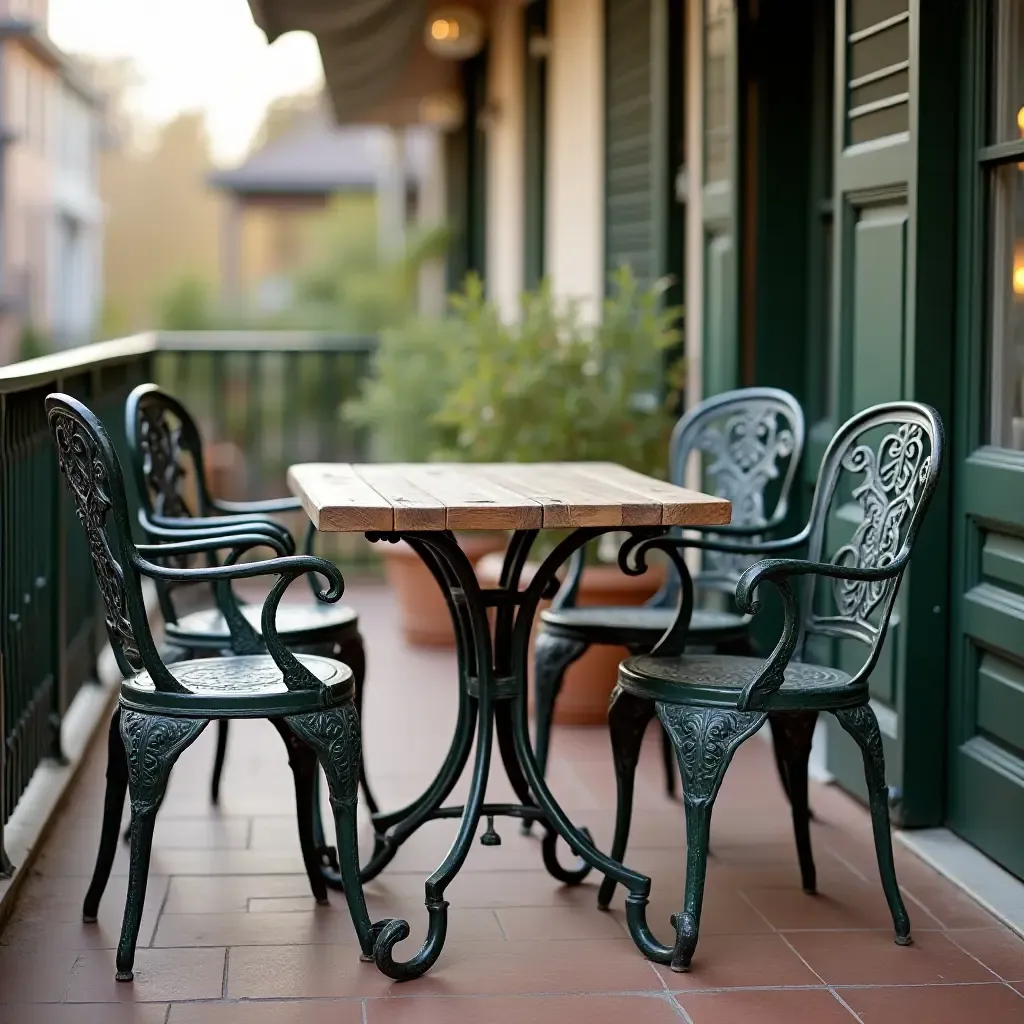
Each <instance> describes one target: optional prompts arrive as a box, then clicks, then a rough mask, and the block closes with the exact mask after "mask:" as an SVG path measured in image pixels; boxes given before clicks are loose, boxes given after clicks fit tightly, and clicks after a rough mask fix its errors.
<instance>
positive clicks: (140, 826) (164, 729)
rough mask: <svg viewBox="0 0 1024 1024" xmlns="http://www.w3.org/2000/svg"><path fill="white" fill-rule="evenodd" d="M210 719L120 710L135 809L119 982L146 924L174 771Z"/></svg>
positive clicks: (131, 961) (132, 960)
mask: <svg viewBox="0 0 1024 1024" xmlns="http://www.w3.org/2000/svg"><path fill="white" fill-rule="evenodd" d="M206 724H207V719H190V718H165V717H162V716H160V715H147V714H141V713H140V712H138V711H127V710H122V712H121V739H122V740H123V741H124V749H125V755H126V758H127V761H128V792H129V794H130V795H131V804H132V825H131V831H132V851H131V860H130V862H129V868H128V898H127V900H126V901H125V907H124V922H123V924H122V925H121V939H120V941H119V942H118V946H117V980H118V981H131V980H132V977H133V973H132V966H133V965H134V963H135V944H136V943H137V942H138V938H139V926H140V925H141V923H142V908H143V905H144V904H145V902H146V885H147V883H148V882H149V856H150V852H151V851H152V848H153V826H154V825H155V824H156V813H157V810H159V808H160V804H161V802H162V801H163V798H164V793H165V792H166V791H167V780H168V778H169V777H170V774H171V768H172V767H173V765H174V762H175V761H177V759H178V757H179V755H180V754H181V752H182V751H183V750H184V749H185V748H186V747H188V745H189V744H190V743H192V742H193V740H195V738H196V737H197V736H198V735H199V734H200V733H201V732H202V731H203V729H205V728H206Z"/></svg>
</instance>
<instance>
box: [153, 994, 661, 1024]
mask: <svg viewBox="0 0 1024 1024" xmlns="http://www.w3.org/2000/svg"><path fill="white" fill-rule="evenodd" d="M628 1020H637V1021H643V1022H644V1024H679V1014H678V1013H677V1012H676V1010H675V1008H674V1007H673V1006H672V1005H671V1003H670V1001H669V1000H668V999H667V998H666V997H665V996H662V995H651V996H641V995H638V996H586V995H573V996H524V997H520V998H514V997H513V998H506V997H502V996H493V997H490V998H485V999H478V998H473V997H472V996H470V997H468V998H465V999H423V1000H418V999H371V1000H369V1001H368V1002H367V1004H366V1021H367V1024H537V1022H538V1021H544V1022H547V1021H552V1022H554V1021H559V1022H564V1024H573V1022H574V1021H587V1024H622V1022H623V1021H628ZM172 1024H173V1018H172ZM303 1024H305V1021H303Z"/></svg>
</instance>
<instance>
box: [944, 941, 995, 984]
mask: <svg viewBox="0 0 1024 1024" xmlns="http://www.w3.org/2000/svg"><path fill="white" fill-rule="evenodd" d="M942 934H943V935H945V936H946V939H947V941H948V942H951V943H952V944H953V945H954V946H955V947H956V948H957V949H959V950H960V951H961V952H964V953H966V954H967V955H968V956H969V957H970V958H971V959H972V960H973V961H975V963H978V964H981V966H982V967H984V968H985V970H986V971H988V972H989V974H991V975H992V977H993V978H995V979H997V980H998V981H1001V982H1003V983H1004V984H1009V982H1007V981H1006V979H1005V978H1004V977H1003V976H1002V975H1001V974H998V973H996V972H995V971H994V970H992V968H991V967H989V965H988V964H987V963H985V961H984V960H981V959H979V958H978V957H976V956H975V955H974V954H973V953H972V952H971V951H970V950H969V949H965V948H964V947H963V946H961V945H960V943H959V942H957V941H956V939H954V938H953V936H952V935H950V934H949V933H948V932H943V933H942Z"/></svg>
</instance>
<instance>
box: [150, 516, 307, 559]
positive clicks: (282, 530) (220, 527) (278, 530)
mask: <svg viewBox="0 0 1024 1024" xmlns="http://www.w3.org/2000/svg"><path fill="white" fill-rule="evenodd" d="M139 523H140V524H141V525H142V529H143V530H144V531H145V532H146V533H147V534H149V535H151V536H154V537H167V538H171V537H173V536H175V535H181V534H182V533H184V534H185V535H190V534H191V535H194V536H214V535H217V534H224V533H232V532H233V533H238V532H239V531H242V532H244V533H252V532H254V531H255V532H258V533H264V534H267V535H269V536H273V537H275V538H277V540H278V541H280V543H281V544H282V545H283V546H284V547H285V548H286V549H287V554H294V553H295V539H294V538H293V537H292V534H291V531H290V530H289V529H288V528H287V527H286V526H285V525H284V524H283V523H279V522H278V521H277V520H276V519H271V517H270V516H264V515H251V516H245V515H223V516H189V517H188V518H186V519H182V518H175V517H171V516H149V515H147V514H146V512H145V510H144V509H139ZM160 531H165V532H160Z"/></svg>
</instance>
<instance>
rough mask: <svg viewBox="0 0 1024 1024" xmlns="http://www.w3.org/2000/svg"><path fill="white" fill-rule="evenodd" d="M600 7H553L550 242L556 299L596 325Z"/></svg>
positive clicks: (600, 232)
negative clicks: (570, 302)
mask: <svg viewBox="0 0 1024 1024" xmlns="http://www.w3.org/2000/svg"><path fill="white" fill-rule="evenodd" d="M603 13H604V12H603V4H602V2H601V0H551V6H550V9H549V14H548V19H549V21H548V24H549V30H548V31H549V36H550V41H551V54H550V56H549V58H548V135H547V208H546V218H547V240H546V249H545V262H546V265H547V272H548V277H549V278H550V280H551V285H552V288H553V289H554V291H555V294H557V295H561V296H565V297H571V298H574V299H579V300H581V301H582V303H583V312H584V313H585V315H587V316H589V317H592V318H594V319H596V318H597V317H598V316H599V314H600V309H601V297H602V295H603V294H604V280H603V278H604V200H603V195H604V110H603V107H604V63H603V50H604V47H603V40H604V23H603Z"/></svg>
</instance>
